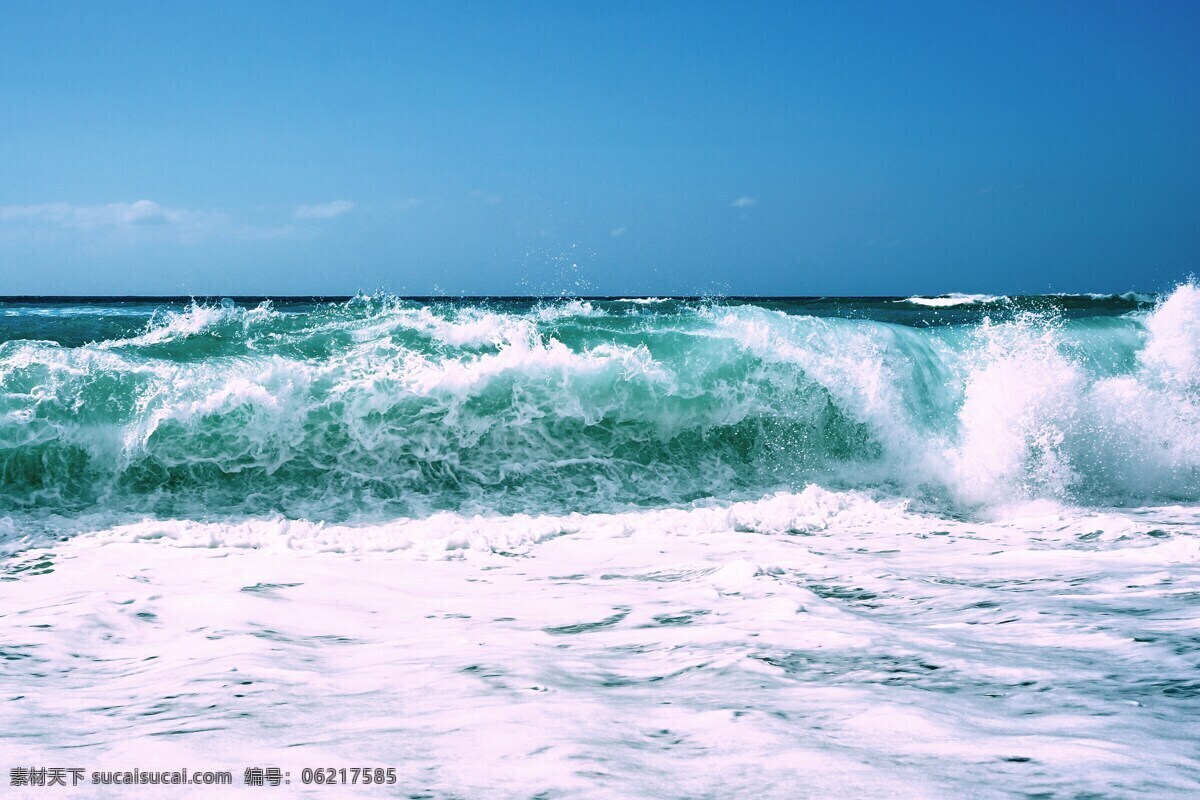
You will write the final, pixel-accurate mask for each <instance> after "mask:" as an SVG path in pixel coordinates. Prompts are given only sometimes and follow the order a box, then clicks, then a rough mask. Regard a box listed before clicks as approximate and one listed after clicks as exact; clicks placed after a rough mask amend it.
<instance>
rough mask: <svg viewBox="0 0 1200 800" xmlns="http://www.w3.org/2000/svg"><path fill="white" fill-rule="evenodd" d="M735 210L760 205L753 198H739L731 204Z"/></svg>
mask: <svg viewBox="0 0 1200 800" xmlns="http://www.w3.org/2000/svg"><path fill="white" fill-rule="evenodd" d="M730 205H732V206H733V207H734V208H754V206H756V205H758V200H757V199H755V198H753V197H739V198H738V199H737V200H734V201H733V202H732V203H730Z"/></svg>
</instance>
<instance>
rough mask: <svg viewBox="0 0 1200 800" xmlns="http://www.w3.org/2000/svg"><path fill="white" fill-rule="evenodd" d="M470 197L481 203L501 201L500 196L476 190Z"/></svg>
mask: <svg viewBox="0 0 1200 800" xmlns="http://www.w3.org/2000/svg"><path fill="white" fill-rule="evenodd" d="M471 197H474V198H475V199H476V200H478V201H480V202H482V203H499V202H500V200H501V197H500V195H498V194H492V193H491V192H485V191H483V190H482V189H476V190H475V191H473V192H471Z"/></svg>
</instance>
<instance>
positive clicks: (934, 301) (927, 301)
mask: <svg viewBox="0 0 1200 800" xmlns="http://www.w3.org/2000/svg"><path fill="white" fill-rule="evenodd" d="M1007 299H1008V298H1007V297H1005V296H1004V295H997V294H960V293H958V292H953V293H951V294H944V295H938V296H936V297H921V296H919V295H918V296H914V297H909V298H906V299H904V300H897V301H896V302H897V303H910V304H912V305H915V306H929V307H930V308H951V307H953V306H971V305H979V304H982V303H998V302H1000V301H1002V300H1007Z"/></svg>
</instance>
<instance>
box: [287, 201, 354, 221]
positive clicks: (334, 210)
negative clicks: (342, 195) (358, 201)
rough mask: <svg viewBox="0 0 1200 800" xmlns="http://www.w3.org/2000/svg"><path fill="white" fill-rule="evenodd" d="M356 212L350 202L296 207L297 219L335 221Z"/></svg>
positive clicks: (332, 202)
mask: <svg viewBox="0 0 1200 800" xmlns="http://www.w3.org/2000/svg"><path fill="white" fill-rule="evenodd" d="M353 210H354V203H352V202H351V201H349V200H333V201H331V202H329V203H318V204H316V205H310V206H296V211H295V214H294V216H295V217H296V219H333V218H334V217H340V216H342V215H343V214H349V213H350V212H351V211H353Z"/></svg>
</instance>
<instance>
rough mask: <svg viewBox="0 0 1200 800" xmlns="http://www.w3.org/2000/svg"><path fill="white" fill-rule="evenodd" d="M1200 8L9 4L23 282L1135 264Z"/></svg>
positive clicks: (918, 288)
mask: <svg viewBox="0 0 1200 800" xmlns="http://www.w3.org/2000/svg"><path fill="white" fill-rule="evenodd" d="M1197 41H1200V4H1196V3H1170V2H1153V3H1133V2H1121V3H1108V2H1088V3H1053V2H1051V3H1027V4H1026V3H982V2H967V3H962V2H957V3H919V2H903V3H901V2H897V3H887V4H883V3H880V4H876V3H832V2H830V3H820V4H807V3H781V4H772V3H733V2H730V3H687V4H685V3H660V4H654V3H632V2H631V3H626V2H604V3H536V2H535V3H505V2H487V3H484V2H479V3H453V2H450V3H426V4H406V3H398V2H389V3H370V2H355V3H332V2H330V3H303V2H286V3H284V2H281V3H270V2H253V3H242V2H238V3H220V2H205V3H190V4H185V3H158V2H154V3H150V2H148V3H135V2H127V3H104V2H90V3H85V2H73V3H56V2H45V3H42V2H38V3H34V2H23V3H6V4H4V5H3V7H2V8H0V294H18V293H37V294H92V293H97V294H124V293H137V294H164V293H165V294H181V293H182V294H187V293H195V294H306V293H325V294H348V293H354V292H355V291H358V290H368V291H369V290H375V289H388V290H391V291H395V292H401V293H410V294H426V293H439V292H445V293H448V294H459V293H467V294H484V293H491V294H498V293H504V294H508V293H520V294H526V293H535V294H557V293H560V292H568V293H575V294H632V293H639V294H647V293H648V294H662V293H710V292H717V293H734V294H757V293H763V294H907V293H913V292H947V291H987V292H1040V291H1048V290H1049V291H1124V290H1128V289H1143V290H1148V289H1156V288H1162V287H1164V286H1168V285H1170V284H1171V283H1173V282H1175V281H1178V280H1180V279H1182V278H1184V277H1185V276H1186V275H1187V274H1189V273H1191V272H1194V271H1198V270H1200V233H1198V231H1200V47H1197V46H1196V42H1197Z"/></svg>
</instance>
